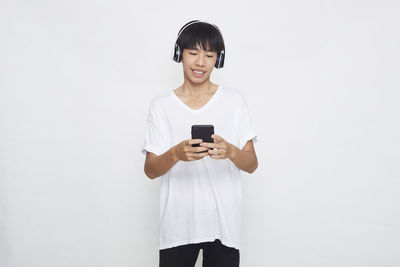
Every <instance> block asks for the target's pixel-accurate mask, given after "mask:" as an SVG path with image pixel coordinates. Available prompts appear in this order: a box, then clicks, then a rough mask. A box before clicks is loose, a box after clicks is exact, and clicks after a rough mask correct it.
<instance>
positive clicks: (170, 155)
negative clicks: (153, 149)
mask: <svg viewBox="0 0 400 267" xmlns="http://www.w3.org/2000/svg"><path fill="white" fill-rule="evenodd" d="M178 161H179V160H178V159H177V158H176V155H175V151H174V147H172V148H170V149H169V150H168V151H166V152H165V153H164V154H161V155H159V156H156V157H152V158H151V159H148V160H146V163H145V167H144V170H145V173H146V175H147V177H149V178H150V179H155V178H157V177H160V176H162V175H163V174H165V173H166V172H168V171H169V170H170V169H171V168H172V167H173V166H174V165H175V164H176V163H177V162H178Z"/></svg>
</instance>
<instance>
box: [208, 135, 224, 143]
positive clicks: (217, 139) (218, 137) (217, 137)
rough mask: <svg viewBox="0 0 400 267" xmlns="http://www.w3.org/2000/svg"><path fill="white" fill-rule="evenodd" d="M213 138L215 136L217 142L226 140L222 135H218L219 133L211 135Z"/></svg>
mask: <svg viewBox="0 0 400 267" xmlns="http://www.w3.org/2000/svg"><path fill="white" fill-rule="evenodd" d="M211 138H213V139H214V141H217V142H222V141H224V138H222V137H221V136H219V135H217V134H213V135H211Z"/></svg>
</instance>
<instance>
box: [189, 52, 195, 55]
mask: <svg viewBox="0 0 400 267" xmlns="http://www.w3.org/2000/svg"><path fill="white" fill-rule="evenodd" d="M189 54H191V55H197V54H196V53H193V52H189Z"/></svg>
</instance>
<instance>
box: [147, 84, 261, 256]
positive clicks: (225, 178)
mask: <svg viewBox="0 0 400 267" xmlns="http://www.w3.org/2000/svg"><path fill="white" fill-rule="evenodd" d="M193 124H212V125H214V132H215V134H216V135H219V136H221V137H222V138H224V139H225V140H226V141H227V142H229V143H231V144H233V145H235V146H237V147H239V148H240V149H243V147H244V145H245V144H246V142H247V141H248V140H252V139H253V142H254V143H255V141H257V139H256V137H257V136H256V133H255V129H254V127H253V123H252V120H251V116H250V112H249V109H248V106H247V103H246V100H245V97H244V95H243V93H242V92H241V91H240V90H239V89H235V88H227V87H223V86H221V85H220V86H219V87H218V89H217V91H216V92H215V94H214V95H213V96H212V98H211V99H210V100H209V101H208V102H207V103H206V104H205V105H204V106H203V107H201V108H200V109H197V110H193V109H191V108H190V107H188V106H187V105H186V104H185V103H184V102H183V101H182V100H181V99H180V98H179V97H178V96H177V95H176V94H175V93H174V92H173V90H171V91H169V92H167V93H164V94H161V95H158V96H156V97H155V98H154V99H153V100H152V102H151V104H150V109H149V113H148V120H147V128H146V136H145V141H144V146H143V149H142V152H143V153H144V154H146V151H149V152H152V153H154V154H156V155H157V156H158V155H161V154H163V153H164V152H166V151H167V150H169V149H170V148H171V147H173V146H175V145H177V144H178V143H180V142H182V141H183V140H187V139H191V126H192V125H193ZM160 178H161V188H160V222H159V223H160V224H159V249H165V248H170V247H175V246H179V245H184V244H189V243H199V242H206V241H214V240H215V239H217V238H218V239H220V240H221V242H222V243H223V244H224V245H226V246H229V247H234V248H237V249H240V232H241V197H242V195H241V194H242V193H241V192H242V186H241V178H240V169H239V168H237V167H236V165H235V164H234V163H233V162H232V161H231V160H230V159H212V158H210V157H209V156H207V157H204V158H203V159H200V160H195V161H179V162H177V163H176V164H175V165H174V166H173V167H172V168H171V169H170V170H169V171H168V172H167V173H165V174H164V175H163V176H161V177H160Z"/></svg>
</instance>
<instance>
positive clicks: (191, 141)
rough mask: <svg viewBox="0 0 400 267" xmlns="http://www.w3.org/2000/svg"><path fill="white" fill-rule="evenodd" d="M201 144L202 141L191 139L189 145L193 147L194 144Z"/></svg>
mask: <svg viewBox="0 0 400 267" xmlns="http://www.w3.org/2000/svg"><path fill="white" fill-rule="evenodd" d="M201 142H203V140H202V139H189V141H188V144H189V145H192V144H200V143H201Z"/></svg>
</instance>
